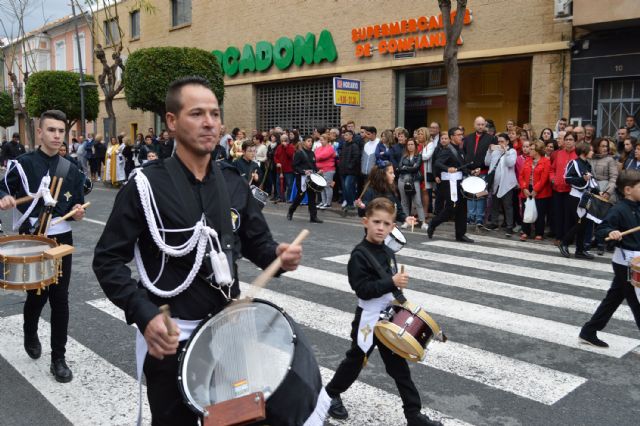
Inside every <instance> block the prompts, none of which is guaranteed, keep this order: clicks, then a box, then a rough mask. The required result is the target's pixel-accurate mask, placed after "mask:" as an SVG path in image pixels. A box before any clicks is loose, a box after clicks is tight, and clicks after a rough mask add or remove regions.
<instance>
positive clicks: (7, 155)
mask: <svg viewBox="0 0 640 426" xmlns="http://www.w3.org/2000/svg"><path fill="white" fill-rule="evenodd" d="M25 152H26V150H25V149H24V145H22V144H21V143H20V135H19V134H18V133H14V134H13V137H12V138H11V140H10V141H9V142H7V143H5V144H4V145H2V161H3V162H8V161H9V160H15V159H16V158H18V157H19V156H21V155H22V154H24V153H25Z"/></svg>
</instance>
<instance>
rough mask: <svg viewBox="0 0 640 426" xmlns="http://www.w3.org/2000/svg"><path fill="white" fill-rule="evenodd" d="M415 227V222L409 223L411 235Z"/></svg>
mask: <svg viewBox="0 0 640 426" xmlns="http://www.w3.org/2000/svg"><path fill="white" fill-rule="evenodd" d="M415 225H416V222H415V220H414V221H413V222H411V233H412V234H413V227H414V226H415Z"/></svg>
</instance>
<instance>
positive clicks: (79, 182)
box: [0, 149, 85, 220]
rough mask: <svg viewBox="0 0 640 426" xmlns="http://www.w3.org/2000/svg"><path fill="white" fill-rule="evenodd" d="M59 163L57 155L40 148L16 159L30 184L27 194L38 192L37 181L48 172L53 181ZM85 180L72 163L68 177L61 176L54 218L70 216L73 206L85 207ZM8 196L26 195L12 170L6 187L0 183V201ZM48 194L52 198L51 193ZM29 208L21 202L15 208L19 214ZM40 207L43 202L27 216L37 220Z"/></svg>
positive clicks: (39, 202)
mask: <svg viewBox="0 0 640 426" xmlns="http://www.w3.org/2000/svg"><path fill="white" fill-rule="evenodd" d="M58 161H60V156H59V155H58V154H56V155H54V156H53V157H49V156H48V155H47V154H45V153H44V152H42V151H41V150H40V149H37V150H34V151H31V152H28V153H26V154H23V155H21V156H20V157H18V162H19V163H20V165H21V166H22V169H23V170H24V173H25V175H26V176H27V180H28V181H29V192H32V193H33V192H36V191H37V190H38V188H39V187H40V182H41V181H42V178H43V177H44V176H46V175H47V172H48V173H49V176H51V177H52V178H53V176H55V173H56V169H57V167H58ZM84 180H85V176H84V174H82V173H81V172H80V170H78V167H77V166H76V165H75V164H74V163H71V164H70V166H69V171H68V172H67V175H66V176H65V177H63V180H62V187H61V188H60V194H59V195H58V202H57V203H56V205H55V207H54V208H53V217H58V216H64V215H65V214H67V213H69V212H70V211H71V209H72V208H73V206H75V205H76V204H84ZM8 194H11V195H13V196H14V197H15V198H20V197H23V196H25V195H27V193H26V192H25V191H24V189H23V188H22V181H21V180H20V174H19V173H18V170H17V169H11V172H10V173H9V175H8V176H7V186H5V184H4V179H3V180H2V184H0V198H2V197H4V196H5V195H8ZM51 195H53V191H52V194H51ZM29 205H30V203H24V204H21V205H19V206H18V207H17V208H18V210H19V211H20V212H21V213H24V212H25V211H27V209H28V208H29ZM43 207H44V202H43V201H42V199H40V200H39V201H38V204H36V207H35V208H34V209H33V211H32V212H31V215H30V217H38V215H39V214H40V212H41V211H42V208H43ZM69 220H73V219H69Z"/></svg>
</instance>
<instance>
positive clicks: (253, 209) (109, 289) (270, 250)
mask: <svg viewBox="0 0 640 426" xmlns="http://www.w3.org/2000/svg"><path fill="white" fill-rule="evenodd" d="M173 158H176V159H177V160H178V163H179V164H180V167H181V168H182V170H183V171H184V172H185V174H186V176H187V178H188V185H189V187H190V188H177V187H176V184H174V182H173V180H172V178H171V176H170V175H169V170H168V169H167V167H166V165H165V164H164V162H165V161H169V160H158V161H153V162H150V163H147V165H145V167H143V168H142V170H141V171H139V172H138V173H144V175H145V176H146V177H147V178H148V179H149V182H150V183H151V187H152V188H153V195H154V197H155V200H156V204H157V206H158V210H159V211H160V215H161V218H162V222H163V224H164V227H165V228H167V229H184V228H191V227H192V226H194V225H195V223H196V222H197V221H198V220H199V218H200V217H201V215H202V213H204V214H205V217H206V220H207V224H208V225H209V226H211V227H212V228H214V229H215V230H216V232H218V234H221V223H222V222H221V221H222V220H225V221H226V220H229V221H232V222H233V223H234V229H235V231H234V253H235V256H234V258H237V257H239V256H240V253H241V254H242V255H243V256H245V257H246V258H248V259H249V260H250V261H252V262H253V263H255V264H256V265H258V266H259V267H261V268H265V267H266V266H268V265H269V264H270V263H271V262H272V261H273V260H274V259H275V257H276V247H277V243H276V242H275V241H274V240H273V238H272V236H271V233H270V231H269V227H268V226H267V223H266V221H265V219H264V216H262V213H261V211H260V207H259V206H258V204H257V201H256V200H255V199H254V198H253V196H252V195H251V192H250V190H249V186H248V185H247V182H246V181H245V180H244V179H243V178H242V177H241V176H240V175H239V174H238V171H237V170H236V169H235V168H234V167H233V166H231V165H228V164H226V163H224V162H215V161H212V162H211V167H212V170H211V171H210V172H209V174H208V175H207V176H206V177H205V179H204V180H203V181H197V180H196V178H195V176H194V175H193V174H192V173H191V172H190V171H189V170H188V169H187V168H186V167H185V166H184V165H183V164H182V163H180V162H179V158H178V157H177V156H174V157H173ZM213 167H219V168H220V169H221V173H222V175H223V176H224V180H225V182H224V186H225V187H226V190H227V193H228V194H229V197H230V201H231V211H228V212H222V217H220V213H219V212H218V208H217V200H218V195H217V189H216V183H215V175H214V172H213ZM189 191H191V192H192V194H190V193H189ZM188 197H195V199H193V198H191V199H189V198H188ZM190 200H191V201H190ZM194 203H195V204H194ZM189 205H196V206H197V207H196V209H195V210H196V211H189V210H190V209H189V208H188V206H189ZM191 210H193V209H191ZM190 236H191V233H169V234H167V237H166V241H167V243H168V244H170V245H177V244H181V243H183V242H184V241H186V240H187V238H188V237H190ZM136 241H138V244H139V247H140V252H141V257H142V260H143V262H144V265H145V269H146V270H147V273H148V275H149V277H150V278H151V280H152V281H153V280H154V279H155V277H156V276H157V275H158V271H159V268H160V264H161V259H162V258H161V254H160V251H159V249H158V247H157V246H156V244H155V242H153V240H152V239H151V235H150V232H149V229H148V226H147V222H146V219H145V214H144V211H143V208H142V204H141V201H140V195H139V193H138V189H137V186H136V182H135V179H130V180H129V183H127V184H126V185H125V186H124V187H123V188H122V189H121V190H120V192H119V193H118V195H117V197H116V200H115V203H114V206H113V211H112V212H111V215H110V216H109V220H108V221H107V224H106V226H105V229H104V232H103V234H102V236H101V237H100V240H99V241H98V244H97V246H96V248H95V254H94V259H93V270H94V272H95V274H96V277H97V278H98V282H99V283H100V286H101V287H102V289H103V290H104V292H105V294H106V295H107V297H108V298H109V299H110V300H111V301H112V302H113V303H114V304H115V305H117V306H118V307H120V308H121V309H123V310H124V312H125V317H126V320H127V322H128V323H129V324H131V323H135V324H136V325H137V326H138V328H139V330H140V331H141V332H142V333H144V329H145V327H146V325H147V323H148V322H149V321H150V320H151V319H152V318H153V317H154V316H155V315H157V314H158V312H159V310H158V306H159V305H163V304H165V303H168V304H169V306H170V308H171V314H172V316H174V317H177V318H181V319H185V320H197V319H201V318H204V317H205V316H206V315H207V314H209V313H213V314H215V313H217V312H218V311H220V310H221V309H222V308H223V307H224V305H225V304H226V300H225V299H224V297H223V296H222V294H221V293H220V291H218V290H217V289H214V288H213V287H212V286H211V285H210V283H209V281H208V280H207V278H206V277H207V276H209V275H210V274H211V266H210V263H209V261H208V259H207V258H206V257H205V260H204V261H203V264H202V267H201V269H200V272H199V273H198V274H197V275H196V278H195V279H194V281H193V283H191V285H190V286H189V287H188V288H187V289H186V290H185V291H183V292H182V293H180V294H178V295H177V296H176V297H173V298H169V299H167V298H160V297H157V296H155V295H153V294H151V293H150V292H148V291H147V290H146V288H144V287H143V286H142V284H140V283H136V281H135V280H134V279H132V278H131V270H130V269H129V267H128V266H127V264H128V263H129V262H130V261H131V260H132V259H133V253H134V245H135V243H136ZM195 251H196V250H195V249H194V250H193V251H192V252H191V253H189V254H187V255H186V256H184V257H181V258H170V259H169V261H168V262H167V263H166V264H165V265H164V272H163V274H162V276H161V277H160V279H159V281H158V282H157V283H156V287H158V288H160V289H162V290H172V289H174V288H175V287H177V286H178V285H179V284H180V283H182V282H183V281H184V279H185V278H186V276H187V275H188V273H189V271H190V270H191V267H192V265H193V263H194V259H195ZM234 269H235V267H234ZM235 276H236V279H235V283H234V285H233V287H232V292H231V295H232V297H237V296H238V295H239V293H240V290H239V286H238V279H237V274H235Z"/></svg>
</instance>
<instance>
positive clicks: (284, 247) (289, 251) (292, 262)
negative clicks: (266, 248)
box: [276, 243, 302, 271]
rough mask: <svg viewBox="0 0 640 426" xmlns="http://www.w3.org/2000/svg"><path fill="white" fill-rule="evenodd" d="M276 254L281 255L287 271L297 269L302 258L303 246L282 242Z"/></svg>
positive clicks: (283, 266)
mask: <svg viewBox="0 0 640 426" xmlns="http://www.w3.org/2000/svg"><path fill="white" fill-rule="evenodd" d="M276 256H280V260H281V261H282V265H281V268H282V269H284V270H285V271H295V270H296V268H298V265H299V264H300V261H301V260H302V246H301V245H295V246H292V245H291V244H287V243H280V244H278V247H277V248H276Z"/></svg>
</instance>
